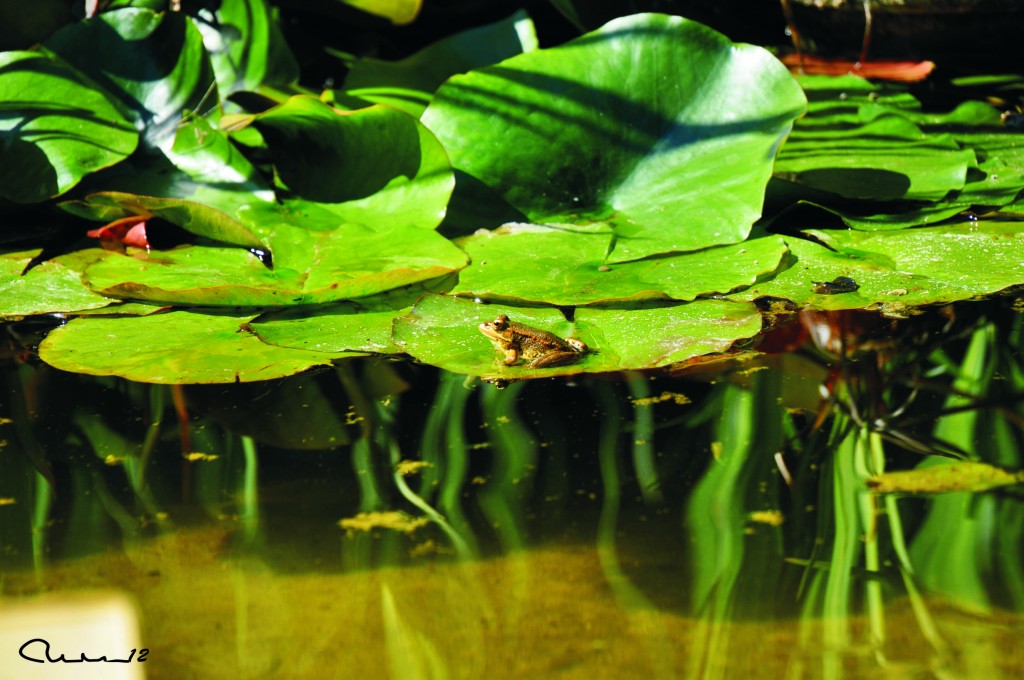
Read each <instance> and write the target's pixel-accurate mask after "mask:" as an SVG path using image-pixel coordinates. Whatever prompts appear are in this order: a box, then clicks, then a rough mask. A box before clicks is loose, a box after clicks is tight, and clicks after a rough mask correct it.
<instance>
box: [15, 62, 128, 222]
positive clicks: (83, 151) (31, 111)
mask: <svg viewBox="0 0 1024 680" xmlns="http://www.w3.org/2000/svg"><path fill="white" fill-rule="evenodd" d="M0 110H2V111H3V116H2V119H0V197H2V198H6V199H8V200H11V201H15V202H18V203H36V202H39V201H43V200H45V199H47V198H50V197H51V196H57V195H59V194H62V193H64V192H65V191H67V190H68V189H70V188H71V187H73V186H75V185H76V184H77V183H78V182H79V181H80V180H81V179H82V178H83V177H84V176H86V175H87V174H89V173H91V172H94V171H96V170H100V169H102V168H105V167H108V166H110V165H113V164H114V163H117V162H118V161H120V160H122V159H124V158H126V157H127V156H128V155H129V154H131V152H132V151H134V150H135V147H136V145H137V144H138V133H137V132H136V131H135V128H134V126H132V125H131V124H130V123H129V122H128V121H127V120H126V119H125V118H124V116H123V115H122V114H121V112H120V109H119V107H118V106H117V105H116V104H115V103H114V102H113V101H112V99H111V98H110V97H109V96H108V95H107V94H105V93H104V92H102V91H100V90H98V89H97V88H96V86H95V84H94V83H91V82H90V81H89V80H88V79H87V78H86V77H84V76H83V75H82V74H81V73H79V72H78V71H76V70H75V69H73V68H71V67H70V66H68V65H67V64H65V63H63V62H61V61H60V60H58V59H54V58H52V57H50V56H46V55H43V54H37V53H33V52H4V53H0ZM0 228H2V227H0Z"/></svg>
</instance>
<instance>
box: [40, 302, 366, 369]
mask: <svg viewBox="0 0 1024 680" xmlns="http://www.w3.org/2000/svg"><path fill="white" fill-rule="evenodd" d="M251 319H252V314H244V315H240V314H238V313H237V312H234V311H225V312H206V313H199V312H185V311H177V312H170V313H167V314H152V315H150V316H141V317H112V318H103V317H81V318H78V319H72V320H71V321H70V322H68V324H67V325H65V326H62V327H60V328H57V329H55V330H54V331H52V332H51V333H50V334H49V335H48V336H46V339H45V340H43V342H42V344H40V346H39V356H40V358H41V359H42V360H43V361H45V362H46V363H48V364H50V365H51V366H53V367H55V368H59V369H61V370H65V371H72V372H74V373H86V374H89V375H116V376H120V377H122V378H127V379H128V380H135V381H138V382H148V383H164V384H170V385H176V384H190V383H232V382H253V381H256V380H270V379H272V378H281V377H284V376H287V375H293V374H295V373H299V372H301V371H305V370H307V369H309V368H312V367H314V366H325V365H329V364H330V363H331V361H332V360H334V359H338V358H341V357H343V356H347V354H346V353H325V352H311V351H306V350H300V349H286V348H283V347H274V346H272V345H267V344H265V343H262V342H260V341H259V339H258V338H256V336H255V335H253V334H252V333H250V332H248V331H247V330H246V329H245V328H246V327H245V326H244V324H246V323H247V322H248V321H249V320H251Z"/></svg>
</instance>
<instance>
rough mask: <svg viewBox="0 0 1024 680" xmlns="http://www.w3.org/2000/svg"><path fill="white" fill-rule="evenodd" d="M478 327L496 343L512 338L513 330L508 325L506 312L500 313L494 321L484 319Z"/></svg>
mask: <svg viewBox="0 0 1024 680" xmlns="http://www.w3.org/2000/svg"><path fill="white" fill-rule="evenodd" d="M477 328H478V329H480V332H481V333H483V334H484V335H486V336H487V337H488V338H490V340H491V342H494V343H496V344H497V343H504V342H509V341H510V340H511V339H512V332H511V331H510V330H509V327H508V317H507V316H505V315H504V314H501V315H499V316H498V318H497V319H495V320H494V321H484V322H483V323H482V324H480V325H479V326H477Z"/></svg>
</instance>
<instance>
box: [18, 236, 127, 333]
mask: <svg viewBox="0 0 1024 680" xmlns="http://www.w3.org/2000/svg"><path fill="white" fill-rule="evenodd" d="M40 252H41V251H40V250H30V251H25V252H19V253H5V254H3V255H0V319H5V318H18V317H22V316H29V315H31V314H53V313H57V312H63V313H67V312H77V311H81V310H85V309H96V308H99V307H105V306H107V305H109V304H110V303H111V300H109V299H108V298H105V297H103V296H101V295H97V294H96V293H94V292H92V291H90V290H89V289H88V288H86V287H85V285H84V284H83V283H82V280H81V272H82V269H84V268H85V266H86V265H87V264H88V263H90V262H93V261H95V260H97V259H100V258H102V257H104V256H105V255H106V253H105V252H104V251H102V250H100V249H98V248H92V249H88V250H80V251H77V252H74V253H70V254H67V255H60V256H59V257H55V258H53V259H51V260H47V261H46V262H43V263H41V264H38V265H36V266H34V267H32V269H30V270H29V271H28V272H27V273H24V274H23V273H22V272H24V271H25V267H27V266H28V264H29V263H30V262H31V261H32V259H33V258H35V257H37V256H38V255H39V254H40Z"/></svg>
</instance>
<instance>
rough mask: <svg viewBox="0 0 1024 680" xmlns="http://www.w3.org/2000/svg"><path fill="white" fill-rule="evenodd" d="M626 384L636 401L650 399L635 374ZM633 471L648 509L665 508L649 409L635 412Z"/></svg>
mask: <svg viewBox="0 0 1024 680" xmlns="http://www.w3.org/2000/svg"><path fill="white" fill-rule="evenodd" d="M626 384H627V385H629V393H630V395H631V396H632V397H633V399H634V401H635V400H639V399H646V398H647V397H650V396H651V390H650V387H649V385H648V383H647V378H646V377H645V376H643V375H641V374H640V373H637V372H636V371H629V372H627V373H626ZM633 470H634V471H635V472H636V481H637V483H638V484H639V485H640V494H641V495H642V496H643V499H644V502H645V503H647V504H648V505H662V504H664V502H665V497H664V495H663V494H662V493H661V484H660V482H659V480H658V468H657V465H656V464H655V462H654V410H653V409H652V408H651V407H650V406H635V407H634V408H633Z"/></svg>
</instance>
